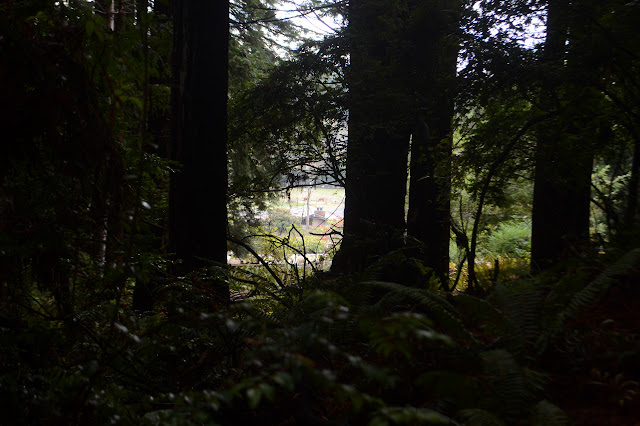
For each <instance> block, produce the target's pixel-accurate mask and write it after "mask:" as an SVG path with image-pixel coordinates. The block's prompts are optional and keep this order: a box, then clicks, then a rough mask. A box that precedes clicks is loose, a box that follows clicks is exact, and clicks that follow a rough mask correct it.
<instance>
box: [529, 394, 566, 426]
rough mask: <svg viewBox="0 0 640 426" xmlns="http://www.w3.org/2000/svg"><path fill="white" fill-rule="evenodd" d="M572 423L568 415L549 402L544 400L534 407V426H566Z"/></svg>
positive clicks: (532, 422) (532, 421)
mask: <svg viewBox="0 0 640 426" xmlns="http://www.w3.org/2000/svg"><path fill="white" fill-rule="evenodd" d="M570 423H571V422H570V421H569V416H568V415H567V413H565V412H564V411H562V410H561V409H560V408H558V407H557V406H556V405H554V404H552V403H550V402H549V401H547V400H546V399H545V400H542V401H540V402H538V403H537V404H536V405H535V407H533V412H532V415H531V424H532V425H533V426H566V425H569V424H570Z"/></svg>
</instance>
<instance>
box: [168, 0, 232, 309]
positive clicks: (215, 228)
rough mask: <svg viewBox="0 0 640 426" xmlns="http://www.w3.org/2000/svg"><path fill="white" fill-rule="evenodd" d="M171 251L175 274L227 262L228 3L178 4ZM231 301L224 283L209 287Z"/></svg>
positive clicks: (174, 63) (222, 281)
mask: <svg viewBox="0 0 640 426" xmlns="http://www.w3.org/2000/svg"><path fill="white" fill-rule="evenodd" d="M174 22H175V24H174V53H173V65H174V73H173V74H174V87H173V93H172V97H173V99H172V103H173V105H172V107H173V125H172V130H173V132H172V149H171V151H172V158H173V159H174V160H176V161H178V162H179V163H180V164H181V165H182V167H181V168H180V170H179V171H178V172H176V173H175V174H173V175H172V181H171V190H170V224H169V227H170V230H169V238H170V246H171V250H172V252H174V253H175V254H176V256H177V258H178V259H181V260H182V264H181V265H180V266H179V268H178V272H180V273H189V272H193V271H196V270H198V269H200V268H202V267H204V266H208V264H209V263H208V262H207V261H214V262H217V263H218V264H219V265H221V266H222V265H226V259H227V243H226V241H227V240H226V237H227V207H226V201H227V87H228V72H227V65H228V53H229V2H227V1H198V2H196V1H188V0H179V1H177V2H176V9H175V16H174ZM211 284H212V285H214V286H215V288H214V291H215V292H216V293H218V294H219V295H220V297H221V300H223V301H224V302H227V301H228V299H229V288H228V284H226V283H225V282H224V280H220V281H219V282H215V283H211Z"/></svg>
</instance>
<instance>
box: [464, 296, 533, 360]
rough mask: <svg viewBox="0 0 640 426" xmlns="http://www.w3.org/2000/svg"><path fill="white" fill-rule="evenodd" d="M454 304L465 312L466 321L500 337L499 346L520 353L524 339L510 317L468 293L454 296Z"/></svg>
mask: <svg viewBox="0 0 640 426" xmlns="http://www.w3.org/2000/svg"><path fill="white" fill-rule="evenodd" d="M454 301H455V302H456V305H457V306H459V307H460V308H462V310H463V312H464V313H465V314H467V318H466V319H467V323H468V324H472V325H475V326H479V327H481V328H483V329H484V330H486V331H487V332H489V333H491V334H492V335H493V336H497V337H502V338H503V340H502V341H501V347H504V348H505V349H507V350H509V351H510V352H512V353H522V352H523V350H524V339H523V337H522V335H521V333H520V331H519V329H518V327H517V326H516V325H515V324H514V323H513V321H511V319H510V318H508V317H507V316H505V314H504V313H503V312H502V311H500V310H499V309H498V308H496V307H495V306H493V305H492V304H491V303H489V302H487V301H486V300H483V299H480V298H478V297H475V296H471V295H469V294H465V293H460V294H457V295H456V296H454Z"/></svg>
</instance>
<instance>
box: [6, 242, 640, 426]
mask: <svg viewBox="0 0 640 426" xmlns="http://www.w3.org/2000/svg"><path fill="white" fill-rule="evenodd" d="M371 275H375V274H373V273H372V274H369V275H367V274H365V276H364V277H363V278H361V279H354V278H346V277H342V276H335V275H331V274H328V273H318V274H317V275H316V276H315V277H313V278H311V279H308V280H306V281H305V283H304V288H300V287H297V286H295V285H292V286H287V287H286V288H284V289H282V290H279V291H278V293H277V296H278V297H277V298H275V297H273V295H271V296H270V295H268V294H262V295H256V296H253V297H251V298H249V299H247V300H245V301H244V302H241V303H234V304H231V305H230V306H224V305H223V304H221V303H220V301H219V300H217V299H216V296H215V293H214V292H209V291H208V290H207V286H206V285H202V284H199V283H197V282H188V281H187V280H186V279H183V280H178V279H175V280H167V281H166V282H165V284H164V285H162V286H159V287H158V289H157V294H156V296H157V298H158V300H159V301H160V303H159V304H158V307H157V309H156V310H155V311H154V312H153V313H147V314H144V315H142V314H139V313H135V312H134V311H132V309H130V307H129V306H128V305H127V303H126V299H127V297H126V295H125V297H123V299H122V300H123V303H121V304H118V302H117V301H111V302H108V303H103V304H100V305H95V306H92V307H90V308H87V309H84V310H78V311H76V312H75V313H74V314H73V316H72V317H70V318H64V319H59V318H53V317H48V316H47V315H46V314H45V313H44V312H45V305H44V304H45V303H46V297H45V295H44V294H43V295H40V296H38V297H36V296H33V297H32V298H31V303H29V304H24V303H23V304H14V305H5V306H3V311H4V314H3V317H2V324H1V328H0V357H1V364H2V366H3V370H4V371H3V374H2V378H1V379H0V392H1V393H2V398H0V400H1V401H2V405H3V407H2V410H3V413H4V416H5V417H6V418H12V419H14V421H13V424H49V425H55V424H65V425H66V424H176V425H182V424H229V425H238V424H277V425H289V424H303V425H320V424H327V425H328V424H343V425H360V424H369V425H386V424H468V425H519V424H523V425H565V424H608V423H606V421H609V420H611V419H615V420H611V421H615V423H610V424H619V425H623V424H633V422H632V421H633V420H632V419H634V418H635V419H637V418H638V415H639V414H640V413H639V412H638V406H640V404H638V402H639V399H640V398H639V396H638V393H637V392H638V391H640V386H639V384H638V382H639V381H640V371H639V369H638V365H640V362H638V361H639V360H640V338H639V335H638V333H639V332H638V330H639V329H640V328H638V325H639V324H638V319H637V315H635V314H636V312H637V308H638V307H639V306H640V290H639V288H638V284H637V283H638V278H639V275H640V250H637V249H636V250H633V251H630V252H628V253H626V254H624V255H623V256H621V257H620V258H619V259H617V260H616V261H614V262H611V263H610V264H609V265H608V266H604V265H602V266H598V267H595V266H589V267H586V266H581V267H578V268H576V269H575V270H573V271H571V272H570V273H567V274H566V275H565V276H564V277H562V278H561V279H559V280H558V279H552V278H551V277H545V276H541V277H538V278H536V279H528V280H518V281H512V282H504V283H495V284H494V285H493V287H492V288H491V289H489V290H488V291H487V294H486V295H485V296H483V297H477V296H471V295H468V294H464V293H458V294H443V293H438V292H435V291H431V290H425V289H420V288H413V287H408V286H404V285H401V284H397V283H393V282H384V281H376V280H373V279H371V278H372V277H371ZM374 278H375V277H374ZM598 416H600V417H598ZM595 419H601V420H600V422H598V420H595ZM603 419H604V420H603ZM606 419H609V420H606ZM594 422H595V423H594Z"/></svg>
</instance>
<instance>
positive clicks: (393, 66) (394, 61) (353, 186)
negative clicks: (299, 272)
mask: <svg viewBox="0 0 640 426" xmlns="http://www.w3.org/2000/svg"><path fill="white" fill-rule="evenodd" d="M402 13H403V11H402V8H401V7H399V6H398V5H396V4H393V2H388V1H383V0H356V1H353V2H352V3H351V4H350V6H349V35H350V37H351V56H350V60H351V64H350V69H349V96H350V109H349V143H348V148H347V180H346V188H345V195H346V200H345V221H344V239H343V242H342V246H341V249H340V252H339V253H338V254H337V255H336V257H335V258H334V261H333V266H332V268H333V270H337V271H340V272H357V271H361V270H362V269H364V268H365V267H367V266H368V265H370V264H371V263H372V262H374V261H375V259H376V258H378V257H379V256H381V255H384V254H385V253H389V252H390V251H393V250H394V249H397V248H399V247H400V246H401V245H402V240H403V237H402V235H403V233H404V227H405V219H404V216H405V196H406V183H407V153H408V145H409V133H410V131H409V127H408V121H407V117H406V105H407V104H408V99H407V98H406V91H405V90H404V88H403V85H405V84H406V80H405V79H404V78H403V77H406V75H402V74H401V72H402V69H401V68H400V69H399V68H398V67H399V66H400V67H401V66H402V64H400V61H398V53H397V52H400V49H399V45H398V43H399V42H400V40H399V38H398V34H399V33H398V28H399V24H400V23H401V22H402V19H404V17H403V16H402Z"/></svg>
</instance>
